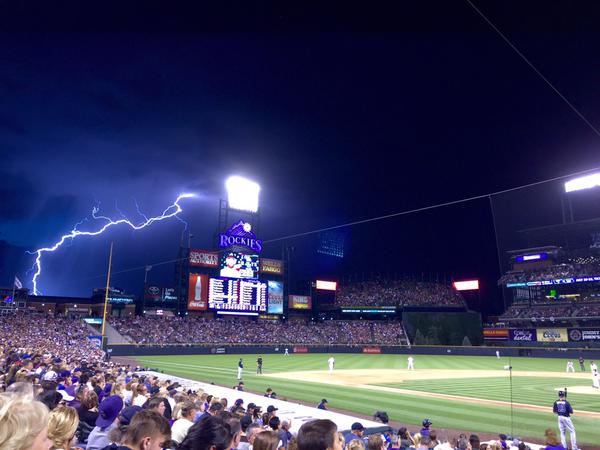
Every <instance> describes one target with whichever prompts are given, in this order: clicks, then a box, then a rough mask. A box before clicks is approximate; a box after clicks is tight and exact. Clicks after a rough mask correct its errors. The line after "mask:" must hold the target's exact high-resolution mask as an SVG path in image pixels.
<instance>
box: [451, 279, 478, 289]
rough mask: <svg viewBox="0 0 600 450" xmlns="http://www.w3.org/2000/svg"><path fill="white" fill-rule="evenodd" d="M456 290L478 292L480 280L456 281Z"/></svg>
mask: <svg viewBox="0 0 600 450" xmlns="http://www.w3.org/2000/svg"><path fill="white" fill-rule="evenodd" d="M454 289H456V290H457V291H477V290H479V280H466V281H455V282H454Z"/></svg>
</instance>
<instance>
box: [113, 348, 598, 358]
mask: <svg viewBox="0 0 600 450" xmlns="http://www.w3.org/2000/svg"><path fill="white" fill-rule="evenodd" d="M285 345H286V344H283V345H282V346H277V345H273V344H270V345H225V344H219V345H210V344H206V345H199V344H178V345H130V344H126V345H123V344H114V345H109V346H108V348H109V350H111V355H112V356H152V355H210V354H213V355H219V354H239V355H245V354H277V353H278V354H282V353H283V352H284V350H285V348H286V347H285ZM287 348H288V351H289V352H290V353H291V354H294V353H364V354H382V353H383V354H398V355H460V356H496V351H497V350H499V351H500V352H501V355H502V356H505V357H508V356H511V357H537V358H563V359H567V358H569V359H576V358H579V356H583V357H584V358H585V359H586V360H593V359H600V349H569V348H536V347H504V346H502V347H484V346H480V347H468V346H428V345H412V346H376V345H372V346H364V345H354V346H348V345H331V346H317V345H301V344H300V345H292V344H288V347H287Z"/></svg>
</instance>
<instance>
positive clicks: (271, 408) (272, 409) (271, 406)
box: [267, 405, 279, 413]
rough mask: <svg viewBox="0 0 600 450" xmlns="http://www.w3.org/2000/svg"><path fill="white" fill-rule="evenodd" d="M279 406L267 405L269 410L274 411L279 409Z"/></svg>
mask: <svg viewBox="0 0 600 450" xmlns="http://www.w3.org/2000/svg"><path fill="white" fill-rule="evenodd" d="M278 409H279V408H275V407H274V406H273V405H269V406H267V412H269V413H270V412H273V411H277V410H278Z"/></svg>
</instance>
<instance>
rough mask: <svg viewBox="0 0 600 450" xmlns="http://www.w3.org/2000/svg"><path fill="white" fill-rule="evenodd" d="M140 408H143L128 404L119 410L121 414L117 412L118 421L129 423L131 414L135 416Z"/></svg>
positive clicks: (131, 417)
mask: <svg viewBox="0 0 600 450" xmlns="http://www.w3.org/2000/svg"><path fill="white" fill-rule="evenodd" d="M142 410H143V408H142V407H141V406H137V405H134V406H128V407H127V408H125V409H124V410H123V411H121V414H119V423H120V424H121V425H129V423H130V422H131V419H133V416H135V415H136V414H137V413H139V412H140V411H142Z"/></svg>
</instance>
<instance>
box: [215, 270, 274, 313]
mask: <svg viewBox="0 0 600 450" xmlns="http://www.w3.org/2000/svg"><path fill="white" fill-rule="evenodd" d="M267 289H268V287H267V283H264V282H262V281H258V280H237V279H232V278H211V279H210V280H209V282H208V307H209V308H210V309H215V310H219V311H244V312H246V311H247V312H266V311H267Z"/></svg>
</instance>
